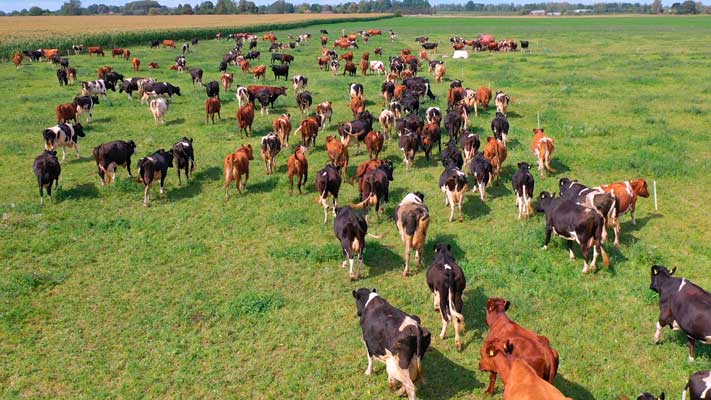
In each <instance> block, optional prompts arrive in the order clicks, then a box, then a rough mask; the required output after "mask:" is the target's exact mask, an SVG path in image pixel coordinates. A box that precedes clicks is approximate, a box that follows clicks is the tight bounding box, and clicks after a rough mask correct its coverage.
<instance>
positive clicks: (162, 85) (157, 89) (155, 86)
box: [141, 82, 181, 103]
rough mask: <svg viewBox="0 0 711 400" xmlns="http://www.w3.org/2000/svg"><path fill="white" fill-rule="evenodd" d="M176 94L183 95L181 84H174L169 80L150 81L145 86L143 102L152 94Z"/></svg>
mask: <svg viewBox="0 0 711 400" xmlns="http://www.w3.org/2000/svg"><path fill="white" fill-rule="evenodd" d="M174 94H175V95H178V96H180V95H181V94H180V87H179V86H173V85H171V84H170V83H168V82H150V83H147V84H145V85H144V86H143V97H142V98H141V102H142V103H143V102H145V101H146V100H148V99H149V98H150V97H151V96H161V97H173V95H174Z"/></svg>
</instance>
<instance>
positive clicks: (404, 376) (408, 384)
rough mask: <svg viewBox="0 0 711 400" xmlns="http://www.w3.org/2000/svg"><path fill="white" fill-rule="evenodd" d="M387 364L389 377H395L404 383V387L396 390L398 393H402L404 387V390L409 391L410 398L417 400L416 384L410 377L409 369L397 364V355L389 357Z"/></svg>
mask: <svg viewBox="0 0 711 400" xmlns="http://www.w3.org/2000/svg"><path fill="white" fill-rule="evenodd" d="M385 365H386V369H387V372H388V377H393V378H394V379H395V380H396V381H398V382H400V383H401V384H402V388H401V389H400V391H398V392H396V394H400V395H401V394H402V392H403V390H402V389H404V392H405V393H407V398H408V400H415V384H414V383H413V382H412V379H410V371H409V369H408V370H404V369H402V368H400V366H399V365H397V362H396V360H395V357H391V358H389V359H388V361H387V362H386V363H385Z"/></svg>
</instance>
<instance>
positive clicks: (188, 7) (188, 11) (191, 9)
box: [183, 3, 194, 15]
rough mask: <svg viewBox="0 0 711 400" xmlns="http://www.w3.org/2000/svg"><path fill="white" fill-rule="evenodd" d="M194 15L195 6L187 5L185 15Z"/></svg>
mask: <svg viewBox="0 0 711 400" xmlns="http://www.w3.org/2000/svg"><path fill="white" fill-rule="evenodd" d="M193 14H194V12H193V6H191V5H190V4H187V3H186V4H185V5H184V6H183V15H193Z"/></svg>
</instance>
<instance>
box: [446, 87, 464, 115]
mask: <svg viewBox="0 0 711 400" xmlns="http://www.w3.org/2000/svg"><path fill="white" fill-rule="evenodd" d="M462 100H464V88H463V87H461V86H457V87H453V88H449V91H448V92H447V109H448V110H451V109H453V108H454V106H456V105H457V104H459V103H460V102H461V101H462Z"/></svg>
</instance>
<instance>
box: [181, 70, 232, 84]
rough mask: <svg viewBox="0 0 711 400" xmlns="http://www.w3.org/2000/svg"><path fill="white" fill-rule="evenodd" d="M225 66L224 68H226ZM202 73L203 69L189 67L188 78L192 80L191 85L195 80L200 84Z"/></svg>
mask: <svg viewBox="0 0 711 400" xmlns="http://www.w3.org/2000/svg"><path fill="white" fill-rule="evenodd" d="M226 69H227V68H225V70H226ZM202 74H203V71H202V70H201V69H200V68H190V78H191V79H192V80H193V85H194V84H195V82H197V83H198V84H199V85H202Z"/></svg>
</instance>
